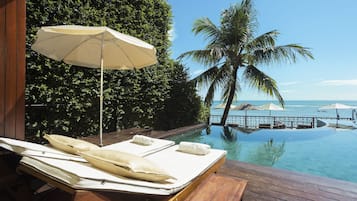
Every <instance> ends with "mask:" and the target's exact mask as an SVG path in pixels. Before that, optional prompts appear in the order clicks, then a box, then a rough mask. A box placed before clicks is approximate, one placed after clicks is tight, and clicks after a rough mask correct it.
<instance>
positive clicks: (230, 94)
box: [220, 67, 238, 126]
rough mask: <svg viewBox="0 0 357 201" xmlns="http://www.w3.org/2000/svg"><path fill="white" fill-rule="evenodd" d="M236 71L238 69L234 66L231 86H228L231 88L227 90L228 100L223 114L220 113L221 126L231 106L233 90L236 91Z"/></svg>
mask: <svg viewBox="0 0 357 201" xmlns="http://www.w3.org/2000/svg"><path fill="white" fill-rule="evenodd" d="M237 71H238V67H236V68H234V70H233V75H232V78H233V82H232V83H231V86H230V88H231V89H230V91H229V96H228V100H227V103H226V107H225V108H224V111H223V115H222V118H221V123H220V124H221V125H222V126H223V125H226V121H227V118H228V113H229V109H230V108H231V105H232V102H233V98H234V94H235V91H236V82H237Z"/></svg>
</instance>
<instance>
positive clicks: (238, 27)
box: [179, 0, 313, 125]
mask: <svg viewBox="0 0 357 201" xmlns="http://www.w3.org/2000/svg"><path fill="white" fill-rule="evenodd" d="M256 25H257V20H256V16H255V15H254V9H253V8H252V3H251V0H243V1H242V3H241V4H236V5H232V6H231V7H230V8H228V9H227V10H225V11H223V12H222V14H221V24H220V26H216V25H215V24H213V23H212V21H211V20H210V19H208V18H201V19H198V20H196V21H195V23H194V25H193V29H192V31H193V32H194V33H195V34H196V35H197V34H203V35H204V36H205V37H206V39H207V40H208V44H207V46H206V48H205V49H203V50H192V51H188V52H185V53H183V54H181V55H180V56H179V59H182V58H184V57H188V58H189V57H191V58H192V59H194V60H196V61H197V62H200V63H202V64H204V65H205V66H209V68H208V69H207V70H206V71H205V72H203V73H202V74H200V75H199V76H197V77H196V78H195V79H194V80H193V81H194V82H196V84H197V85H198V86H201V85H202V84H206V85H208V86H209V87H208V90H207V95H206V97H205V103H206V104H207V105H211V104H212V101H213V98H214V93H215V91H216V90H218V89H223V91H222V92H223V93H222V99H223V101H224V102H225V103H226V107H225V109H224V112H223V116H222V119H221V124H222V125H224V124H225V122H226V119H227V117H228V112H229V108H230V106H231V104H232V101H233V99H234V98H237V95H238V94H239V92H240V91H241V87H240V86H241V85H240V84H241V83H240V82H241V81H245V82H246V83H247V84H248V85H249V86H251V87H255V88H257V89H258V91H260V92H264V93H266V94H268V95H270V96H272V97H276V98H277V99H278V101H279V102H280V104H281V105H282V106H283V107H284V100H283V97H282V96H281V94H280V92H279V91H278V86H277V83H276V81H275V80H274V79H273V78H271V77H269V76H268V75H267V74H265V73H264V72H262V71H261V70H260V69H259V68H258V65H269V64H272V63H277V62H282V61H287V62H291V63H293V62H295V61H296V58H297V55H300V56H303V57H305V58H311V59H313V56H312V54H311V52H310V51H309V49H308V48H305V47H302V46H300V45H297V44H288V45H282V46H277V45H275V43H276V39H277V37H278V35H279V32H278V31H276V30H273V31H270V32H267V33H264V34H262V35H260V36H257V37H254V34H255V28H256V27H257V26H256ZM240 70H241V71H242V72H240Z"/></svg>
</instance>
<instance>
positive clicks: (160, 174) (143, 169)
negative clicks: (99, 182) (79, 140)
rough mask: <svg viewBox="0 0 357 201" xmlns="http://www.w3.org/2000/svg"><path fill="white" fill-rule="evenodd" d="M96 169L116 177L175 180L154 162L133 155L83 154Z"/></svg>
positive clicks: (118, 152) (103, 152)
mask: <svg viewBox="0 0 357 201" xmlns="http://www.w3.org/2000/svg"><path fill="white" fill-rule="evenodd" d="M80 155H81V156H82V157H83V158H85V159H86V160H87V161H88V162H89V163H90V164H92V165H93V166H94V167H97V168H99V169H102V170H104V171H107V172H110V173H112V174H115V175H119V176H124V177H130V178H135V179H139V180H145V181H154V182H159V181H165V180H168V179H174V178H173V177H172V176H170V175H169V174H168V173H166V172H165V171H164V170H162V169H161V168H160V167H159V166H158V165H156V164H155V163H154V162H152V161H150V160H148V159H145V158H143V157H140V156H136V155H133V154H129V153H125V152H121V151H114V150H92V151H85V152H81V153H80Z"/></svg>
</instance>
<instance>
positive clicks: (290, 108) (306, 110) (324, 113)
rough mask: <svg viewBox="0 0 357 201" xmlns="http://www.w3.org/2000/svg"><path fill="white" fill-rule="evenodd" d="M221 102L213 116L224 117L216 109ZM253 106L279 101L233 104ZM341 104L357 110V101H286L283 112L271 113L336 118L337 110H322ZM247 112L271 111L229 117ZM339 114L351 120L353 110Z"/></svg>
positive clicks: (272, 112) (215, 102)
mask: <svg viewBox="0 0 357 201" xmlns="http://www.w3.org/2000/svg"><path fill="white" fill-rule="evenodd" d="M221 103H222V102H221V101H214V102H213V104H212V107H211V115H222V114H223V109H215V108H214V107H215V106H217V105H219V104H221ZM243 103H244V104H246V103H249V104H252V105H254V106H260V105H263V104H267V103H274V104H276V105H279V103H278V102H277V101H260V100H258V101H257V100H252V101H249V100H245V101H236V102H233V104H234V105H240V104H243ZM334 103H341V104H345V105H349V106H354V107H356V108H357V100H349V101H340V100H339V101H333V100H299V101H297V100H287V101H285V107H284V110H282V111H271V115H272V116H293V117H331V118H336V110H333V109H331V110H320V109H319V108H321V107H322V106H325V105H329V104H334ZM246 112H247V115H248V116H268V115H270V111H265V110H249V111H240V110H230V111H229V115H245V113H246ZM338 113H339V115H340V117H341V118H351V117H352V109H339V110H338Z"/></svg>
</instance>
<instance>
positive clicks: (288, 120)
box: [209, 115, 350, 128]
mask: <svg viewBox="0 0 357 201" xmlns="http://www.w3.org/2000/svg"><path fill="white" fill-rule="evenodd" d="M221 118H222V116H221V115H211V116H210V122H209V123H210V124H219V123H220V121H221ZM317 119H336V117H335V118H333V117H295V116H244V115H229V116H228V118H227V121H226V124H227V125H234V126H239V127H245V128H259V127H260V128H269V127H270V128H315V127H317V122H318V121H317ZM340 120H350V118H340Z"/></svg>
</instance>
